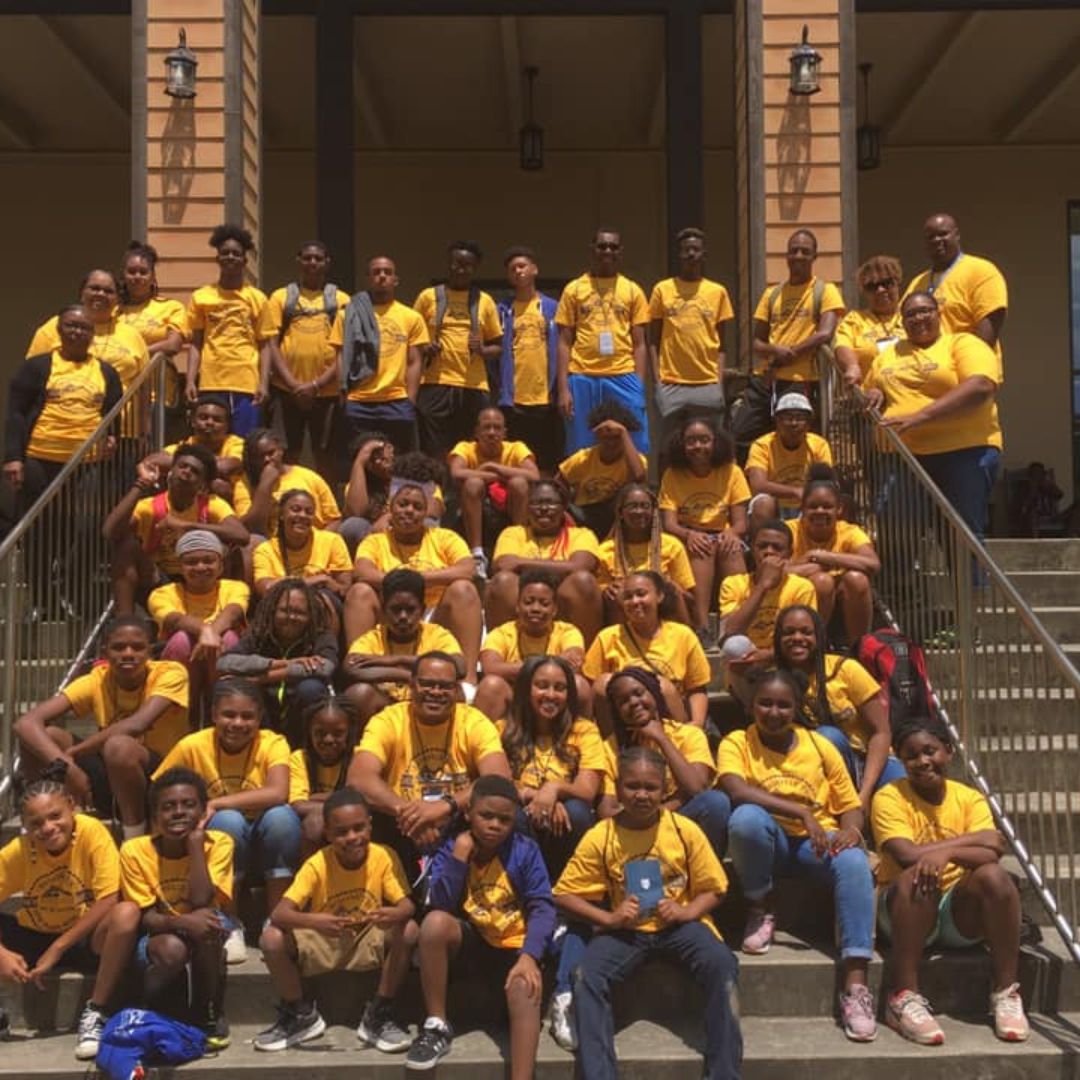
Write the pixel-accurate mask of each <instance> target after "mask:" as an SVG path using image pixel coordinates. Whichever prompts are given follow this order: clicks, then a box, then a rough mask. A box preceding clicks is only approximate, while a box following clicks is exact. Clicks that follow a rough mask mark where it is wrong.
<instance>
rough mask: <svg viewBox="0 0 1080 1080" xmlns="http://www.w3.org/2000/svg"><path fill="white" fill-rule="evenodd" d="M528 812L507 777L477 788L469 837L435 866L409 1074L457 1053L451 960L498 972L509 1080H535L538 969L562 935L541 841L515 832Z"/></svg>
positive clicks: (487, 779)
mask: <svg viewBox="0 0 1080 1080" xmlns="http://www.w3.org/2000/svg"><path fill="white" fill-rule="evenodd" d="M520 806H521V800H520V798H519V797H518V793H517V789H516V788H515V787H514V785H513V783H512V782H511V781H510V780H507V779H506V778H505V777H502V776H481V777H479V778H478V779H477V781H476V782H475V783H474V784H473V789H472V796H471V798H470V800H469V809H468V811H467V812H466V815H465V816H466V820H467V821H468V828H467V829H466V830H465V831H464V832H462V833H461V834H460V835H458V836H457V837H454V838H451V839H448V840H447V841H446V842H445V843H444V844H443V845H442V847H441V848H439V850H438V851H437V852H436V853H435V855H434V857H433V858H432V862H431V874H430V883H429V890H428V903H429V905H430V907H431V910H430V911H429V912H428V915H427V916H426V918H425V919H424V921H423V923H422V925H421V927H420V945H419V956H420V984H421V986H422V988H423V991H424V1005H425V1007H426V1009H427V1014H428V1016H427V1020H426V1021H425V1022H424V1026H423V1028H422V1029H421V1031H420V1034H419V1035H418V1036H417V1038H416V1041H415V1042H414V1043H413V1045H412V1047H411V1048H410V1049H409V1053H408V1056H407V1057H406V1059H405V1065H406V1067H407V1068H409V1069H433V1068H434V1067H435V1066H436V1065H437V1064H438V1062H439V1061H440V1059H441V1058H443V1057H445V1056H446V1055H447V1054H448V1053H449V1052H450V1045H451V1042H452V1040H453V1037H454V1036H453V1030H452V1029H451V1027H450V1025H449V1023H447V1020H446V987H447V982H448V980H449V968H450V959H451V957H454V958H456V960H457V963H458V965H460V967H461V968H463V969H468V970H471V971H489V972H497V973H498V976H499V978H500V979H503V980H504V983H503V985H504V989H505V990H506V1004H507V1009H508V1011H509V1014H510V1077H511V1080H528V1078H530V1077H531V1076H532V1075H533V1068H534V1066H535V1063H536V1047H537V1043H538V1042H539V1039H540V995H541V990H542V985H541V983H542V979H541V972H540V964H541V962H542V960H543V957H544V953H545V951H546V950H547V946H548V943H549V942H550V940H551V934H552V931H553V930H554V928H555V903H554V901H553V900H552V897H551V881H550V879H549V878H548V873H547V869H546V868H545V866H544V860H543V857H542V856H541V854H540V848H539V847H538V846H537V844H536V841H535V840H532V839H530V838H529V837H527V836H524V835H522V834H521V833H517V832H515V831H514V819H515V817H516V815H517V813H518V810H519V808H520Z"/></svg>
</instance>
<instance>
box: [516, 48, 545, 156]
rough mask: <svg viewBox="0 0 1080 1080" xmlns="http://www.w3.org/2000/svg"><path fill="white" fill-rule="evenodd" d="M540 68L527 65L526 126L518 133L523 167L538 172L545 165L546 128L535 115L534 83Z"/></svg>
mask: <svg viewBox="0 0 1080 1080" xmlns="http://www.w3.org/2000/svg"><path fill="white" fill-rule="evenodd" d="M539 74H540V69H539V68H536V67H527V68H526V69H525V79H526V81H527V83H528V98H527V101H526V110H525V126H524V127H523V128H522V129H521V131H520V132H519V133H518V138H519V150H520V155H521V158H520V161H521V167H522V169H524V170H525V171H526V172H537V171H539V170H540V169H542V168H543V167H544V129H543V128H542V127H541V126H540V125H539V124H538V123H537V122H536V118H535V116H534V115H533V84H534V83H535V82H536V76H537V75H539Z"/></svg>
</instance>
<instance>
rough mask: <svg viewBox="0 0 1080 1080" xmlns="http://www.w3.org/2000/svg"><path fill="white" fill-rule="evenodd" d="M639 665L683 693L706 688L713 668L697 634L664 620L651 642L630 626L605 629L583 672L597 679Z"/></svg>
mask: <svg viewBox="0 0 1080 1080" xmlns="http://www.w3.org/2000/svg"><path fill="white" fill-rule="evenodd" d="M632 665H637V666H639V667H644V668H649V669H651V670H652V671H654V672H655V673H656V674H658V675H662V676H664V678H667V679H670V680H671V681H672V683H674V684H675V686H676V687H677V688H678V690H679V691H680V692H682V693H685V692H686V691H688V690H695V689H697V688H698V687H701V686H707V685H708V683H709V680H710V679H711V678H712V669H711V668H710V667H709V661H708V660H707V659H706V658H705V650H704V649H703V648H702V647H701V642H700V641H699V640H698V636H697V634H695V633H694V631H693V630H691V629H690V627H689V626H684V625H683V624H682V623H677V622H669V621H668V620H666V619H661V621H660V629H659V630H657V632H656V633H655V634H654V635H653V636H652V637H651V638H650V639H648V640H645V639H643V638H641V637H639V636H638V635H636V634H634V633H633V632H632V631H631V630H630V628H629V627H628V626H626V625H625V624H624V623H620V624H619V625H618V626H605V627H604V629H603V630H601V631H600V633H599V634H597V635H596V637H595V638H593V643H592V644H591V645H590V646H589V651H588V652H587V653H586V654H585V663H584V664H582V667H581V673H582V674H583V675H584V676H585V677H586V678H587V679H596V678H599V677H600V676H601V675H603V674H605V673H608V674H610V673H612V672H615V671H622V669H623V668H625V667H630V666H632Z"/></svg>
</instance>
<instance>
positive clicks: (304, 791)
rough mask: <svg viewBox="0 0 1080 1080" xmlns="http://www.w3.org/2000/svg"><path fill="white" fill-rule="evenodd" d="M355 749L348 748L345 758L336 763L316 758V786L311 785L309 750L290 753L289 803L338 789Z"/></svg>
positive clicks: (302, 800) (303, 800)
mask: <svg viewBox="0 0 1080 1080" xmlns="http://www.w3.org/2000/svg"><path fill="white" fill-rule="evenodd" d="M352 756H353V751H352V750H346V752H345V758H344V759H343V760H342V761H339V762H337V763H336V764H334V765H323V764H322V762H321V761H319V760H318V759H317V758H316V759H315V786H314V788H312V786H311V776H310V775H309V774H308V765H307V751H306V750H304V749H303V748H301V749H299V750H294V751H293V752H292V753H291V754H290V755H289V803H290V804H292V803H298V802H306V801H307V800H308V799H310V798H311V796H312V795H322V794H325V793H326V792H329V791H336V790H337V789H338V786H339V785H338V781H339V780H340V779H341V777H342V767H343V766H344V769H345V771H348V768H349V762H350V761H352Z"/></svg>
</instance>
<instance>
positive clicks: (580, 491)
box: [557, 400, 649, 536]
mask: <svg viewBox="0 0 1080 1080" xmlns="http://www.w3.org/2000/svg"><path fill="white" fill-rule="evenodd" d="M589 428H590V429H591V430H592V433H593V436H594V437H595V439H596V445H595V446H587V447H585V448H584V449H581V450H578V451H577V453H574V454H571V455H570V456H569V457H568V458H567V459H566V460H565V461H564V462H562V464H560V465H559V471H558V474H557V479H559V480H561V481H562V482H563V483H564V484H565V485H566V488H567V490H568V491H569V492H570V501H571V502H572V503H573V504H574V506H576V507H577V509H578V510H579V511H580V512H581V517H582V519H583V521H584V523H585V525H587V526H588V527H589V528H590V529H592V531H593V532H594V533H595V534H596V535H597V536H607V534H608V533H609V532H610V531H611V525H612V522H613V521H614V520H615V495H616V493H617V492H618V491H619V489H620V488H621V487H623V485H624V484H628V483H629V482H630V481H635V482H637V483H639V484H641V483H644V482H645V475H646V473H647V471H648V468H649V463H648V460H647V459H646V457H645V455H644V454H642V453H640V452H639V451H638V449H637V447H636V446H634V440H633V439H632V438H631V435H632V433H633V432H635V431H640V430H641V424H640V423H639V422H638V419H637V417H636V416H634V414H633V413H632V412H631V411H630V410H629V409H627V408H626V406H625V405H621V404H619V402H617V401H611V400H608V401H603V402H601V403H600V404H599V405H597V406H596V408H595V409H593V410H592V412H590V413H589Z"/></svg>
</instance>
